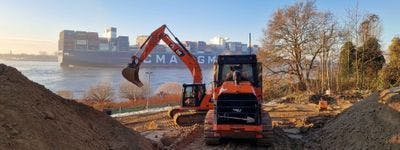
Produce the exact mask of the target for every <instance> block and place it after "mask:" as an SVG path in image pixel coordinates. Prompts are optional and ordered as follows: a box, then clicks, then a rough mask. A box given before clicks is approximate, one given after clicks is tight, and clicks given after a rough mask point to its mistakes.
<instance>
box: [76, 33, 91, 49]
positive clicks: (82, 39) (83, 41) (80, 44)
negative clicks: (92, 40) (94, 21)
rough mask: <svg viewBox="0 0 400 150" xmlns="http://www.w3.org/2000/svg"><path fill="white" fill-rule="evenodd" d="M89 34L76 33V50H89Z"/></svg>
mask: <svg viewBox="0 0 400 150" xmlns="http://www.w3.org/2000/svg"><path fill="white" fill-rule="evenodd" d="M87 39H88V36H87V32H85V31H76V32H75V40H76V46H75V49H76V50H87V47H88V43H87Z"/></svg>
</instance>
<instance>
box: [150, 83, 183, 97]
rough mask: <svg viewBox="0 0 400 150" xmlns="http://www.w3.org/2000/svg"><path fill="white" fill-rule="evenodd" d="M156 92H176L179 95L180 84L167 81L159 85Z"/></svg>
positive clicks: (180, 91) (180, 90)
mask: <svg viewBox="0 0 400 150" xmlns="http://www.w3.org/2000/svg"><path fill="white" fill-rule="evenodd" d="M156 93H157V94H161V93H162V94H176V95H181V93H182V84H179V83H176V82H167V83H164V84H162V85H160V86H159V87H158V88H157V90H156Z"/></svg>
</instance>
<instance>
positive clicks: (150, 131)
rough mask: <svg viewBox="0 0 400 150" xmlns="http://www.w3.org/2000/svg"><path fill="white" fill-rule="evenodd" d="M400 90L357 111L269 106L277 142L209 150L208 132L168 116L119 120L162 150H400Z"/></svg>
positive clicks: (345, 106)
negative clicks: (175, 122) (267, 145)
mask: <svg viewBox="0 0 400 150" xmlns="http://www.w3.org/2000/svg"><path fill="white" fill-rule="evenodd" d="M399 92H400V88H397V89H390V90H385V91H383V92H382V93H380V94H379V93H376V94H372V95H371V96H369V97H367V98H366V99H364V100H360V101H358V102H356V103H355V104H354V105H352V104H351V103H350V102H348V101H347V102H342V103H341V104H340V105H332V106H329V108H328V110H327V111H319V110H318V107H317V105H315V104H287V103H272V104H266V105H264V106H263V108H264V109H265V110H267V111H268V112H269V113H270V115H271V117H272V120H273V126H274V137H275V138H274V141H273V142H272V143H271V146H269V147H260V146H256V145H255V144H254V141H252V140H224V141H222V143H221V144H220V145H217V146H207V145H205V143H204V141H203V135H202V133H203V126H202V125H196V126H193V127H179V126H176V125H174V124H173V121H172V119H170V118H169V117H168V116H167V113H166V112H165V111H163V112H157V113H150V114H141V115H132V116H127V117H120V118H117V120H119V121H120V122H122V123H123V124H125V125H126V126H127V127H129V128H132V129H135V130H137V131H139V132H140V133H141V134H142V135H144V136H145V137H146V138H148V139H151V140H152V141H153V142H154V143H156V144H158V147H159V148H160V149H204V150H206V149H215V150H220V149H221V150H222V149H400V94H399Z"/></svg>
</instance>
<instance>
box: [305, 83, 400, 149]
mask: <svg viewBox="0 0 400 150" xmlns="http://www.w3.org/2000/svg"><path fill="white" fill-rule="evenodd" d="M399 92H400V88H393V89H389V90H385V91H383V92H381V93H380V94H379V93H375V94H372V95H371V96H369V97H368V98H366V99H365V100H363V101H361V102H358V103H356V104H355V105H353V106H352V107H350V108H349V109H347V110H345V111H344V112H342V113H341V114H340V115H338V116H337V117H336V118H335V119H334V120H331V121H329V122H328V123H326V125H325V126H324V127H323V128H322V129H320V130H318V131H316V132H314V133H312V134H310V135H309V136H307V137H306V138H305V143H306V144H305V147H306V148H309V149H400V95H399Z"/></svg>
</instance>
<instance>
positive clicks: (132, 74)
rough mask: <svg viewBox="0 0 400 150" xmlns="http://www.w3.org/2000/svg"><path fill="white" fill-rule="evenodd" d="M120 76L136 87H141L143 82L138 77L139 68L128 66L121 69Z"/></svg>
mask: <svg viewBox="0 0 400 150" xmlns="http://www.w3.org/2000/svg"><path fill="white" fill-rule="evenodd" d="M122 76H124V78H125V79H126V80H128V81H129V82H131V83H133V84H135V85H136V86H138V87H142V86H143V83H142V82H141V81H140V79H139V68H138V67H131V66H128V67H126V68H124V69H123V70H122Z"/></svg>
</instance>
